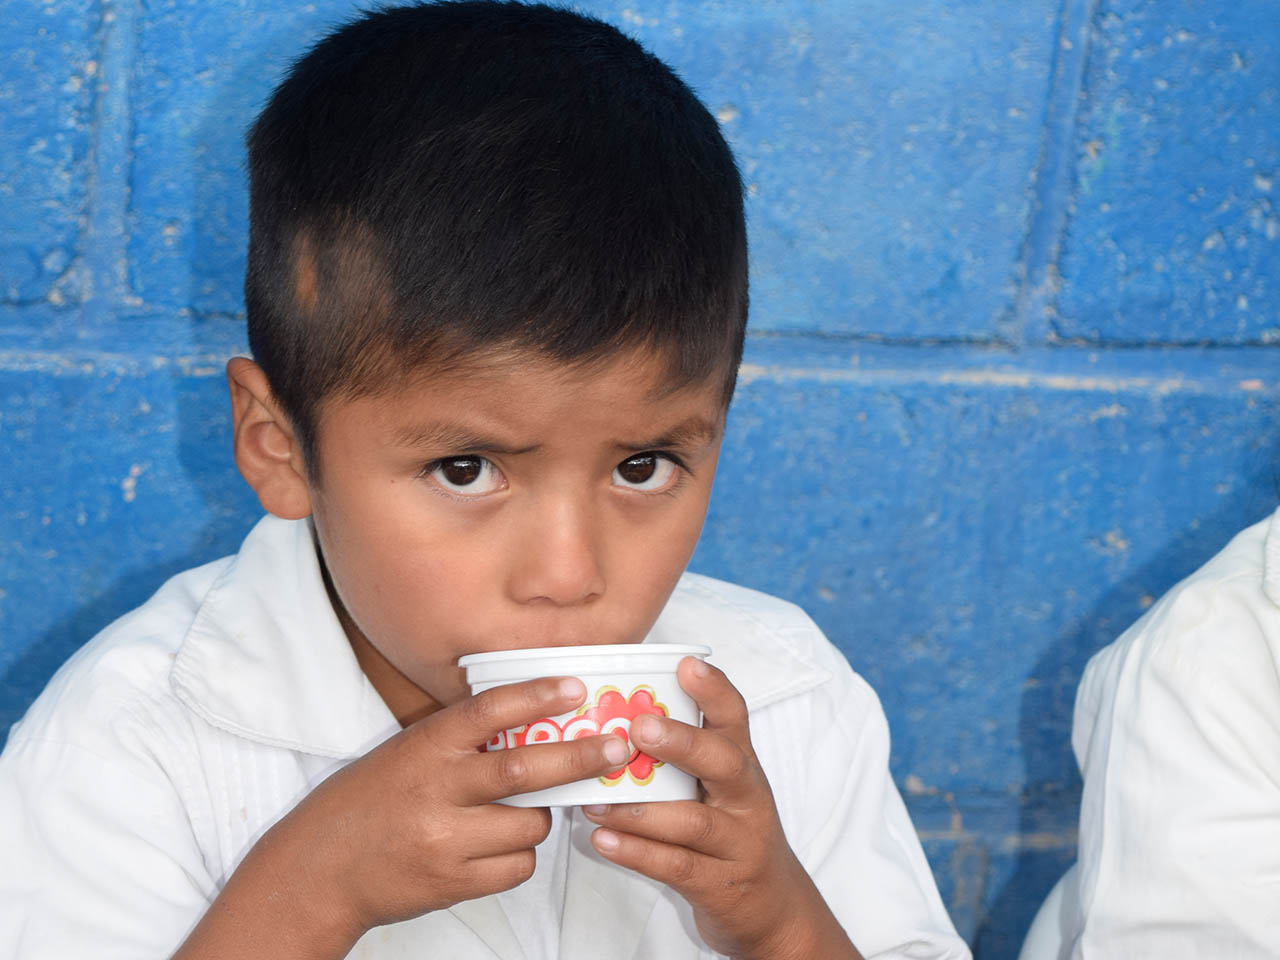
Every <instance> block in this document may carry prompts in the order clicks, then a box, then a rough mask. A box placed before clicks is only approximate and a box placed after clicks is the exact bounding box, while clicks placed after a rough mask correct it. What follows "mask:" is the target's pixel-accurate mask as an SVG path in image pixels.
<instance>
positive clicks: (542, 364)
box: [404, 346, 723, 403]
mask: <svg viewBox="0 0 1280 960" xmlns="http://www.w3.org/2000/svg"><path fill="white" fill-rule="evenodd" d="M722 382H723V371H720V370H717V371H715V372H714V373H713V374H712V375H710V376H707V377H703V378H700V379H697V380H693V381H688V380H686V379H683V378H681V377H680V376H679V365H678V359H677V357H675V356H674V355H673V351H666V350H652V349H649V348H647V347H643V346H640V347H631V348H625V349H623V350H621V351H617V352H614V353H610V354H606V355H602V356H591V357H583V358H576V359H573V360H562V359H559V358H557V357H553V356H550V355H549V354H547V353H546V352H544V351H540V350H535V349H530V348H527V347H519V346H501V347H486V348H484V349H482V350H478V351H472V352H468V353H464V354H461V355H458V356H455V357H450V358H449V359H448V360H447V361H445V362H427V363H424V364H421V365H419V366H417V367H415V368H414V369H413V370H411V371H409V373H408V374H407V376H406V377H405V378H404V385H405V386H406V387H407V388H409V389H413V388H415V387H417V388H423V387H425V388H428V389H435V390H441V391H449V390H460V391H470V390H474V389H483V388H485V387H500V386H501V385H503V384H508V385H510V384H515V383H520V384H526V385H530V386H534V387H536V388H538V389H540V390H544V391H546V392H548V393H577V392H580V391H582V390H583V389H584V388H592V389H594V390H595V391H598V392H604V393H616V394H618V395H625V396H628V397H631V398H634V399H636V400H644V401H646V402H650V403H660V402H662V401H664V400H672V401H675V400H676V399H677V398H679V399H684V398H686V397H697V396H699V395H701V394H703V393H708V394H714V395H715V396H717V397H718V396H719V394H720V392H721V387H722Z"/></svg>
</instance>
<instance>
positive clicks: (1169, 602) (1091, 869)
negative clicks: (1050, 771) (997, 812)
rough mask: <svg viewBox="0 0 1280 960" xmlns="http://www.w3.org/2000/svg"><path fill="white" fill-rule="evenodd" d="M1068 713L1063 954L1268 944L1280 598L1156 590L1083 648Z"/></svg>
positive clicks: (1279, 940) (1276, 852) (1279, 707)
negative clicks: (1074, 900)
mask: <svg viewBox="0 0 1280 960" xmlns="http://www.w3.org/2000/svg"><path fill="white" fill-rule="evenodd" d="M1090 718H1091V719H1092V722H1091V723H1090V722H1088V720H1089V719H1090ZM1076 722H1077V729H1076V730H1075V746H1076V754H1077V757H1078V759H1079V761H1080V765H1081V769H1082V771H1083V773H1084V782H1085V786H1084V795H1083V797H1082V801H1081V818H1080V858H1079V876H1080V894H1081V911H1082V917H1081V921H1080V922H1081V925H1082V926H1081V928H1082V933H1081V935H1080V939H1079V941H1078V943H1077V945H1076V951H1075V954H1074V956H1076V957H1085V958H1116V960H1121V958H1123V960H1143V958H1157V957H1158V958H1160V960H1192V958H1196V960H1201V958H1205V957H1232V958H1234V960H1264V958H1267V960H1274V958H1275V956H1276V955H1277V950H1278V949H1280V611H1278V610H1277V609H1276V608H1275V606H1274V605H1272V604H1271V603H1270V602H1269V601H1267V600H1266V599H1265V597H1262V596H1261V594H1260V593H1259V591H1258V587H1257V583H1256V579H1255V580H1254V581H1253V582H1252V583H1251V582H1249V581H1248V580H1247V579H1245V578H1240V579H1239V580H1234V581H1232V580H1228V581H1226V582H1218V583H1210V584H1203V583H1202V584H1198V585H1196V586H1195V587H1194V588H1192V589H1189V590H1184V591H1181V592H1179V593H1178V594H1177V595H1175V596H1172V597H1168V598H1166V599H1165V600H1163V601H1161V605H1160V606H1159V607H1157V608H1155V609H1153V610H1152V611H1151V615H1149V616H1148V617H1146V618H1144V619H1143V620H1142V621H1139V623H1138V624H1136V625H1135V626H1134V627H1133V628H1132V629H1131V630H1130V631H1129V633H1127V634H1126V635H1125V636H1124V637H1122V638H1121V639H1120V640H1119V641H1117V642H1116V644H1113V645H1112V646H1111V647H1109V648H1107V649H1106V650H1104V651H1103V652H1102V653H1100V654H1099V655H1098V656H1097V657H1095V658H1094V660H1093V661H1091V662H1090V664H1089V668H1088V669H1087V670H1086V673H1085V677H1084V680H1083V681H1082V683H1081V687H1080V694H1079V696H1078V698H1077V706H1076Z"/></svg>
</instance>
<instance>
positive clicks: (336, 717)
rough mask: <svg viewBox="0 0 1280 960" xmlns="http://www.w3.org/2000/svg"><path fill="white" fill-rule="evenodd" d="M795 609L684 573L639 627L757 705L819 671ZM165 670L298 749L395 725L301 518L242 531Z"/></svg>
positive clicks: (797, 689)
mask: <svg viewBox="0 0 1280 960" xmlns="http://www.w3.org/2000/svg"><path fill="white" fill-rule="evenodd" d="M792 610H793V608H790V607H789V606H788V605H785V604H782V603H780V602H779V601H777V600H774V599H773V598H770V597H766V596H765V595H763V594H758V593H755V592H754V591H751V590H747V589H744V588H741V587H734V586H731V585H729V584H724V583H721V582H720V581H716V580H712V579H710V578H707V577H702V576H698V575H697V574H685V575H684V576H683V577H682V578H681V579H680V582H679V584H678V585H677V586H676V589H675V591H674V592H673V593H672V596H671V599H670V600H669V601H668V603H667V606H666V608H665V609H664V610H663V612H662V614H661V616H659V618H658V620H657V622H656V623H655V625H654V627H653V630H652V631H651V632H650V634H649V636H648V638H646V639H647V641H648V642H656V643H663V642H666V643H705V644H706V645H707V646H709V647H711V648H712V650H713V654H712V656H711V661H712V662H713V663H715V664H716V665H717V666H719V667H720V668H721V669H722V670H724V672H725V673H726V674H727V675H728V676H729V679H730V680H731V681H732V682H733V684H734V685H735V686H736V687H737V688H738V690H739V692H740V693H741V694H742V695H743V698H744V699H745V700H746V702H747V705H748V707H750V708H752V709H758V708H759V707H763V706H766V705H768V704H769V703H773V702H775V701H777V700H780V699H783V698H784V697H787V696H791V695H794V694H797V693H801V692H803V691H805V690H808V689H810V688H812V687H815V686H817V685H818V684H819V683H821V682H823V681H824V680H826V679H827V677H828V674H827V672H826V671H825V670H823V669H822V668H821V667H818V666H816V665H815V664H813V663H812V662H810V661H809V660H808V659H807V657H806V651H805V649H804V646H805V645H804V644H802V643H799V642H797V638H796V637H795V633H796V632H797V630H796V628H797V626H798V625H804V627H805V629H806V631H807V630H814V629H816V628H813V627H811V626H809V625H808V620H807V619H806V618H804V617H803V615H800V614H798V612H789V611H792ZM780 614H781V616H780ZM170 682H171V684H172V686H173V689H174V691H175V693H176V695H177V696H178V697H179V699H181V700H182V701H183V702H184V703H186V704H187V706H189V707H190V708H191V709H192V710H194V711H195V712H196V713H197V714H198V715H199V716H201V717H202V718H204V719H205V720H206V721H208V722H209V723H211V724H213V725H214V726H217V727H219V728H221V729H224V730H227V731H228V732H231V733H234V734H236V735H238V736H242V737H246V738H248V739H250V740H255V741H258V742H261V743H267V744H271V745H273V746H280V747H286V748H288V749H291V750H299V751H302V752H304V753H309V754H315V755H319V756H326V757H335V758H340V759H345V758H352V757H357V756H360V755H361V754H363V753H365V752H367V751H368V750H369V749H371V748H372V747H373V746H375V745H376V744H378V743H380V742H381V741H382V740H384V739H386V737H387V736H389V735H390V734H391V733H394V732H395V731H396V730H398V729H399V724H398V723H397V721H396V719H395V717H394V716H393V715H392V714H391V711H390V710H389V709H388V708H387V706H386V704H385V703H384V702H383V700H382V698H381V697H380V696H379V694H378V692H377V691H376V690H375V689H374V688H373V685H372V684H371V683H370V682H369V680H368V678H367V677H366V676H365V675H364V673H363V671H362V670H361V669H360V665H359V663H358V662H357V661H356V658H355V654H354V653H353V652H352V650H351V645H350V643H349V642H348V640H347V637H346V634H345V632H344V631H343V629H342V626H341V624H340V623H339V622H338V618H337V616H336V615H335V613H334V611H333V606H332V604H331V603H330V601H329V595H328V592H327V591H326V589H325V586H324V579H323V576H322V574H321V571H320V564H319V560H318V559H317V556H316V549H315V543H314V540H313V538H312V533H311V526H310V523H309V522H308V521H305V520H292V521H291V520H281V519H279V518H277V517H272V516H267V517H264V518H263V519H262V520H260V521H259V522H258V524H257V525H256V526H255V527H254V528H253V530H251V531H250V533H249V535H248V537H246V538H245V541H244V543H243V545H242V546H241V548H240V552H239V553H238V554H236V556H234V557H232V558H231V559H230V561H229V562H228V564H227V566H226V567H225V568H224V570H223V572H222V573H221V574H220V575H219V576H218V578H217V579H216V580H215V581H214V584H213V586H212V587H211V589H210V590H209V592H208V594H207V595H206V596H205V598H204V600H203V602H202V603H201V604H200V607H199V609H198V610H197V611H196V616H195V619H194V621H193V622H192V624H191V627H190V628H189V629H188V631H187V634H186V637H185V638H184V639H183V643H182V645H181V647H180V648H179V650H178V653H177V656H176V658H175V660H174V664H173V668H172V670H171V672H170Z"/></svg>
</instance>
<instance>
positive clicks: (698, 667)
mask: <svg viewBox="0 0 1280 960" xmlns="http://www.w3.org/2000/svg"><path fill="white" fill-rule="evenodd" d="M692 669H693V675H694V676H695V677H698V678H702V677H705V676H706V675H707V674H709V673H710V672H711V671H710V669H708V667H707V665H706V663H704V662H703V661H702V660H698V659H697V658H694V661H693V668H692Z"/></svg>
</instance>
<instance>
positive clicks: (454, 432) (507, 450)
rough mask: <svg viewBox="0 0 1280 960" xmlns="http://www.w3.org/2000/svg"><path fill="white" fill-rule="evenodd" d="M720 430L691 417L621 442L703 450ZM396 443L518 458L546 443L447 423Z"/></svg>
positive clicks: (629, 446)
mask: <svg viewBox="0 0 1280 960" xmlns="http://www.w3.org/2000/svg"><path fill="white" fill-rule="evenodd" d="M719 432H720V431H719V427H717V425H716V424H715V423H713V422H712V421H710V420H707V419H706V418H704V417H698V416H694V417H689V418H688V419H687V420H682V421H680V422H679V423H677V424H675V425H674V426H672V427H671V428H669V429H667V430H664V431H663V432H662V433H661V434H658V435H656V436H650V437H647V438H646V437H642V438H640V439H638V440H636V441H634V442H632V441H618V443H617V446H618V448H619V449H622V450H661V449H663V448H665V447H702V446H706V445H707V444H709V443H711V442H712V441H713V440H714V439H715V438H716V436H717V435H718V434H719ZM394 439H395V442H396V443H397V444H399V445H401V446H406V447H419V448H424V449H430V450H449V451H454V452H457V453H469V452H475V453H501V454H505V455H507V456H514V455H518V454H522V453H533V452H535V451H537V450H538V449H540V448H541V446H542V444H540V443H535V444H532V445H530V446H525V447H513V446H511V445H510V444H508V443H504V442H502V441H501V440H497V439H495V438H494V437H487V436H484V435H483V434H480V433H476V432H475V431H472V430H468V429H466V428H465V427H458V426H453V425H451V424H445V423H426V424H413V425H410V426H405V427H401V428H400V429H399V430H397V431H396V434H395V438H394Z"/></svg>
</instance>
